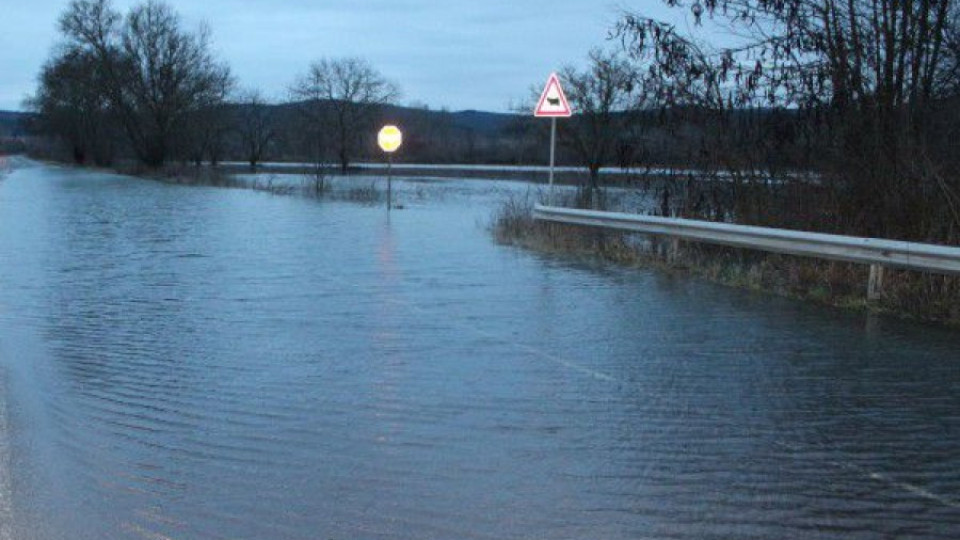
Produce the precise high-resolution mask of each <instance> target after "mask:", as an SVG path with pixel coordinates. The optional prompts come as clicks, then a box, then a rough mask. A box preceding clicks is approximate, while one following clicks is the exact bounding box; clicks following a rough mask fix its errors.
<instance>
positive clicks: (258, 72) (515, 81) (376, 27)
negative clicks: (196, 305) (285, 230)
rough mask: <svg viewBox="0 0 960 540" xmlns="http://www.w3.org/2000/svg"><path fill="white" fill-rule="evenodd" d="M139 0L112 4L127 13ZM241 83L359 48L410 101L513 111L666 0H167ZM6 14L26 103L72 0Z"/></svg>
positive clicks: (279, 75) (15, 92)
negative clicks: (203, 28)
mask: <svg viewBox="0 0 960 540" xmlns="http://www.w3.org/2000/svg"><path fill="white" fill-rule="evenodd" d="M136 3H138V2H136V1H135V0H114V6H115V7H117V8H119V9H121V10H123V11H126V9H127V8H128V7H129V6H131V5H133V4H136ZM168 3H169V4H171V5H172V6H174V8H175V9H176V10H177V11H178V12H179V13H180V14H181V15H182V16H183V18H184V20H185V22H186V23H187V25H188V26H190V27H191V28H194V27H196V26H197V25H199V24H200V23H201V22H204V21H205V22H206V23H207V24H208V25H209V26H210V27H211V29H212V31H213V44H214V50H215V51H216V53H217V54H218V56H219V57H220V58H222V59H223V60H225V61H226V62H228V63H229V65H230V66H231V68H232V70H233V73H234V75H235V76H236V78H237V80H238V82H239V84H240V86H241V87H243V88H258V89H260V90H262V91H263V92H264V93H265V94H267V95H268V96H271V97H272V98H274V99H278V98H283V97H285V95H286V89H287V88H288V87H289V86H290V84H291V83H293V81H294V80H295V79H296V78H297V76H298V75H299V74H300V73H302V72H304V71H305V70H306V67H307V66H308V65H309V64H310V62H311V61H313V60H315V59H318V58H321V57H343V56H359V57H362V58H365V59H367V60H368V61H369V62H370V63H371V64H373V66H374V67H375V68H377V69H378V70H380V71H381V72H382V73H383V74H384V75H385V76H386V77H388V78H390V79H392V80H393V81H394V82H396V83H397V84H399V85H400V88H401V90H402V92H403V98H402V100H401V102H402V103H405V104H409V103H414V102H416V103H425V104H427V105H429V106H431V107H433V108H440V107H447V108H449V109H451V110H463V109H479V110H487V111H507V110H508V107H509V106H510V105H511V104H512V103H514V102H516V101H518V100H520V99H522V98H525V97H526V96H527V93H528V89H529V87H530V86H531V85H542V84H543V83H545V82H546V79H547V76H548V75H549V74H550V72H551V71H554V70H556V69H559V68H560V67H561V66H563V65H565V64H575V65H580V64H582V63H583V59H584V58H585V56H586V54H587V52H588V51H589V50H590V49H591V48H592V47H596V46H603V45H607V46H611V45H612V44H611V43H609V42H608V41H607V37H608V33H609V30H610V29H611V27H612V26H613V25H614V23H615V22H616V20H617V18H618V15H619V14H620V13H621V12H622V10H623V9H631V10H641V9H642V10H644V11H645V12H646V13H647V14H648V15H656V16H661V15H663V14H664V13H665V12H666V11H667V10H666V9H665V8H663V7H662V5H661V2H660V1H659V0H624V1H619V0H611V1H610V2H608V1H607V0H541V1H537V2H531V1H529V0H528V1H525V2H521V1H519V0H444V1H432V2H431V1H425V0H392V1H391V0H232V1H228V0H168ZM4 4H5V5H4V6H3V9H2V14H0V109H6V110H19V109H21V108H22V106H21V102H22V101H23V99H24V97H26V96H27V95H28V94H30V93H31V92H32V91H33V89H34V86H35V81H36V76H37V73H38V71H39V69H40V66H41V65H42V64H43V62H44V60H45V59H46V58H47V57H48V56H49V54H50V51H51V49H52V48H53V46H54V45H55V44H56V43H57V41H58V39H59V36H58V33H57V28H56V26H57V19H58V17H59V15H60V14H61V13H62V12H63V10H64V9H65V8H66V6H67V5H68V4H69V1H68V0H10V1H7V2H4Z"/></svg>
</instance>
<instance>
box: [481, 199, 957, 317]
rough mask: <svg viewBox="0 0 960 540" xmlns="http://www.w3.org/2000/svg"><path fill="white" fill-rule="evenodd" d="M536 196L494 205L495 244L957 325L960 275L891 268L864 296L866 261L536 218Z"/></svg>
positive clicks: (493, 231)
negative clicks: (873, 293) (872, 296)
mask: <svg viewBox="0 0 960 540" xmlns="http://www.w3.org/2000/svg"><path fill="white" fill-rule="evenodd" d="M535 200H536V197H535V194H531V193H529V192H528V193H527V194H526V195H525V196H521V197H514V198H510V199H508V200H507V201H505V202H504V203H503V205H502V206H501V207H500V208H498V209H497V211H496V212H495V214H494V217H493V222H492V224H491V231H492V233H493V235H494V238H495V239H496V240H497V241H498V242H501V243H504V244H509V245H516V246H520V247H523V248H526V249H531V250H534V251H539V252H544V253H555V254H565V255H569V256H573V257H577V258H584V257H589V258H594V259H600V260H604V261H609V262H613V263H616V264H622V265H628V266H641V267H657V268H662V269H665V270H669V271H673V272H685V273H688V274H690V275H693V276H697V277H701V278H704V279H708V280H710V281H713V282H716V283H721V284H725V285H729V286H733V287H739V288H747V289H753V290H758V291H764V292H767V293H771V294H776V295H780V296H787V297H791V298H799V299H803V300H806V301H811V302H816V303H820V304H826V305H832V306H838V307H844V308H849V309H857V310H871V311H879V312H884V313H889V314H894V315H897V316H901V317H906V318H915V319H920V320H924V321H932V322H937V323H940V324H945V325H949V326H957V327H960V277H954V276H942V275H934V274H924V273H920V272H913V271H899V270H890V269H887V270H886V272H885V277H884V285H883V292H882V294H881V297H880V298H879V299H878V300H875V301H867V295H866V293H867V279H868V275H869V267H867V266H866V265H861V264H854V263H843V262H834V261H824V260H819V259H811V258H805V257H794V256H788V255H777V254H768V253H762V252H757V251H751V250H744V249H736V248H727V247H722V246H711V245H706V244H697V243H689V242H674V241H671V240H664V239H656V238H654V239H649V240H648V239H646V238H645V237H642V236H639V235H629V234H625V233H617V232H611V231H603V230H599V229H594V228H589V227H578V226H569V225H561V224H552V223H544V222H538V221H535V220H534V219H533V206H534V202H535ZM565 202H567V203H571V202H574V201H565ZM571 206H572V205H571Z"/></svg>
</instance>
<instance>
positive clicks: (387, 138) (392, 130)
mask: <svg viewBox="0 0 960 540" xmlns="http://www.w3.org/2000/svg"><path fill="white" fill-rule="evenodd" d="M377 144H379V145H380V149H381V150H383V151H384V152H388V153H389V152H396V151H397V148H400V145H401V144H403V133H401V132H400V129H399V128H398V127H397V126H383V129H381V130H380V133H377Z"/></svg>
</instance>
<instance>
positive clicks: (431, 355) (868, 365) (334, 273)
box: [0, 162, 960, 540]
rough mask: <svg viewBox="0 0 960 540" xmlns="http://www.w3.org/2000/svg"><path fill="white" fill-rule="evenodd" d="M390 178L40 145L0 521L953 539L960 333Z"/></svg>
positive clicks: (301, 530)
mask: <svg viewBox="0 0 960 540" xmlns="http://www.w3.org/2000/svg"><path fill="white" fill-rule="evenodd" d="M398 186H399V187H398ZM395 187H398V191H399V197H400V200H401V202H402V203H403V204H404V206H405V209H403V210H401V211H394V212H392V213H391V214H390V215H388V214H387V212H386V211H385V210H384V209H383V208H382V207H376V206H366V205H362V204H356V203H346V202H329V201H317V200H310V199H305V198H300V197H283V196H273V195H270V194H268V193H263V192H255V191H247V190H227V189H214V188H187V187H181V186H171V185H164V184H158V183H154V182H149V181H143V180H136V179H130V178H124V177H120V176H113V175H106V174H101V173H93V172H86V171H75V170H70V169H61V168H53V167H48V166H40V165H37V164H34V163H30V162H20V163H19V164H18V167H17V168H16V169H15V170H14V171H13V172H11V173H9V174H8V175H7V176H6V177H5V178H3V179H2V180H0V392H2V394H0V396H2V400H0V467H2V469H0V539H2V540H7V539H18V540H19V539H27V540H33V539H36V540H48V539H50V540H52V539H60V538H71V539H102V538H149V539H195V538H216V539H219V538H231V539H261V538H276V539H288V538H289V539H334V540H336V539H361V538H362V539H418V540H427V539H438V540H439V539H450V538H460V539H467V538H476V539H507V538H510V539H513V538H517V539H551V540H554V539H586V538H602V539H636V538H650V539H660V538H683V539H712V538H717V539H719V538H737V539H748V538H757V539H770V538H779V539H788V538H845V539H851V538H864V539H866V538H870V539H873V538H942V539H955V538H957V537H958V536H960V367H958V366H960V333H957V332H951V331H946V330H937V329H932V328H929V327H924V326H920V325H914V324H910V323H904V322H901V321H892V320H884V319H875V318H872V319H868V318H867V317H866V316H863V315H858V314H850V313H844V312H840V311H836V310H830V309H826V308H821V307H816V306H809V305H804V304H801V303H796V302H792V301H788V300H783V299H777V298H771V297H767V296H763V295H757V294H754V293H750V292H746V291H739V290H733V289H728V288H723V287H719V286H714V285H711V284H707V283H703V282H698V281H694V280H690V279H688V278H685V277H677V276H669V275H666V274H662V273H658V272H655V271H644V270H626V269H617V268H611V267H608V266H599V265H591V264H586V263H577V262H574V261H569V260H565V259H562V258H551V257H543V256H538V255H534V254H530V253H527V252H523V251H520V250H516V249H513V248H508V247H503V246H497V245H495V244H494V243H492V241H491V240H490V235H489V233H488V232H487V231H486V230H485V228H484V224H485V222H486V221H487V220H488V219H489V216H490V214H491V212H492V209H493V207H494V206H495V203H496V201H497V200H498V199H500V198H501V197H503V196H504V193H505V192H509V191H511V190H512V191H516V190H518V189H522V188H520V187H518V186H517V185H513V184H490V183H485V182H477V181H462V182H459V181H450V182H443V183H439V182H403V181H398V182H397V183H396V184H395Z"/></svg>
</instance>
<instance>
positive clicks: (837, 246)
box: [533, 205, 960, 279]
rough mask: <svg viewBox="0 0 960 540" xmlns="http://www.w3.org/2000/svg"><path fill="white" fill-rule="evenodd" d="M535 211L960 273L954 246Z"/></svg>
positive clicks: (566, 219)
mask: <svg viewBox="0 0 960 540" xmlns="http://www.w3.org/2000/svg"><path fill="white" fill-rule="evenodd" d="M533 216H534V218H535V219H538V220H542V221H551V222H555V223H566V224H571V225H587V226H591V227H603V228H607V229H616V230H621V231H630V232H638V233H645V234H651V235H656V236H666V237H671V238H680V239H684V240H692V241H696V242H705V243H710V244H720V245H725V246H733V247H740V248H748V249H755V250H760V251H769V252H773V253H785V254H788V255H802V256H808V257H816V258H821V259H831V260H836V261H847V262H855V263H863V264H869V265H874V266H878V267H894V268H906V269H911V270H920V271H924V272H936V273H942V274H960V248H958V247H950V246H940V245H935V244H920V243H915V242H901V241H897V240H882V239H878V238H860V237H856V236H840V235H833V234H822V233H811V232H802V231H790V230H785V229H772V228H767V227H752V226H747V225H734V224H730V223H714V222H710V221H697V220H691V219H678V218H663V217H656V216H643V215H639V214H624V213H619V212H598V211H594V210H575V209H571V208H558V207H554V206H540V205H537V206H536V207H535V208H534V211H533ZM874 271H875V272H877V271H878V269H877V268H875V269H874ZM881 279H882V278H881Z"/></svg>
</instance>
